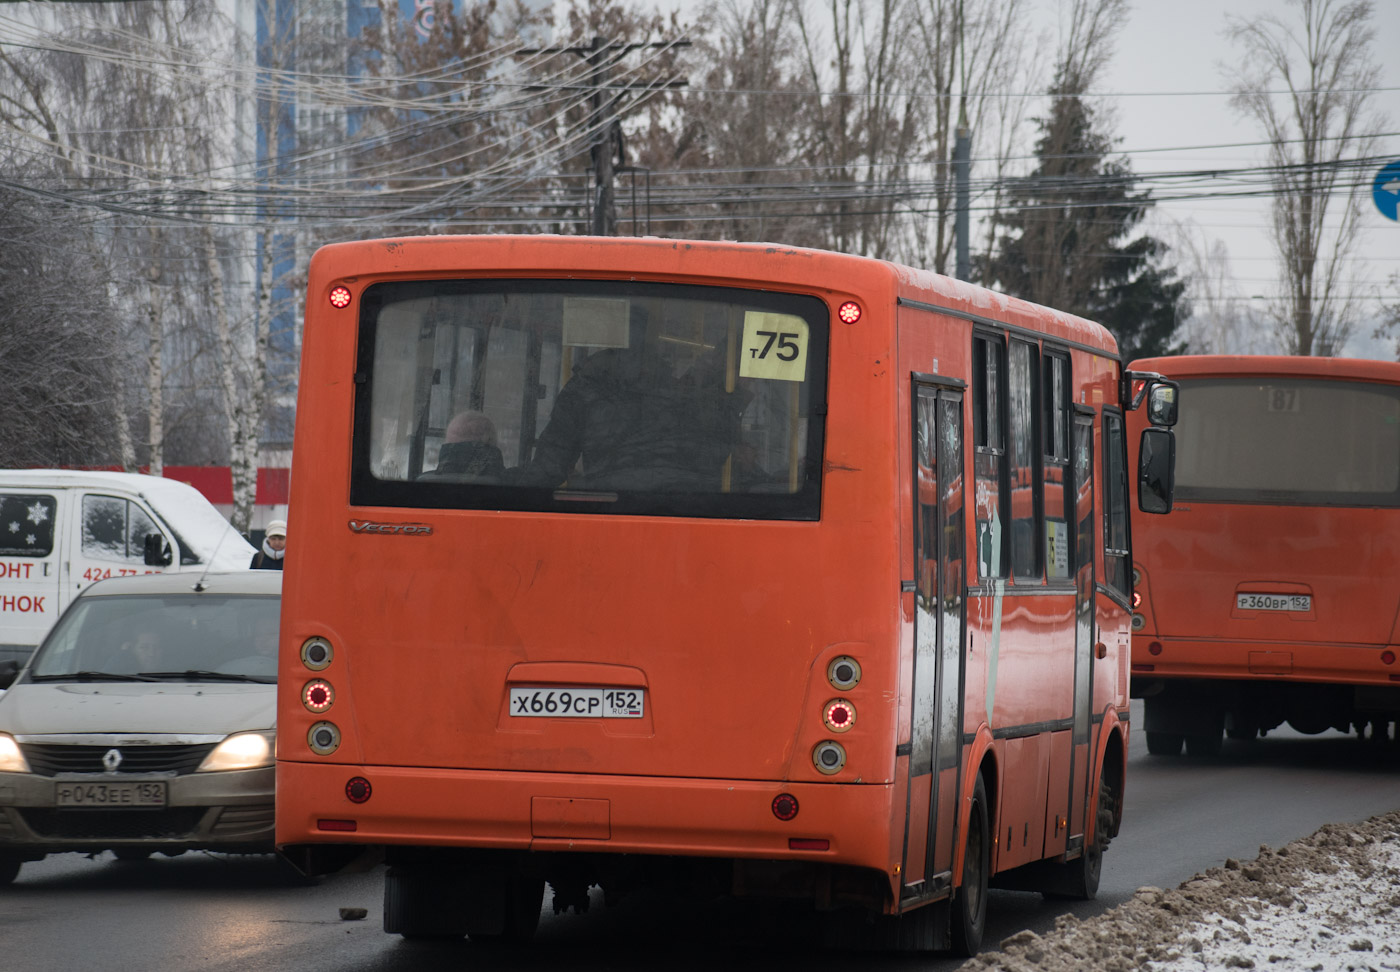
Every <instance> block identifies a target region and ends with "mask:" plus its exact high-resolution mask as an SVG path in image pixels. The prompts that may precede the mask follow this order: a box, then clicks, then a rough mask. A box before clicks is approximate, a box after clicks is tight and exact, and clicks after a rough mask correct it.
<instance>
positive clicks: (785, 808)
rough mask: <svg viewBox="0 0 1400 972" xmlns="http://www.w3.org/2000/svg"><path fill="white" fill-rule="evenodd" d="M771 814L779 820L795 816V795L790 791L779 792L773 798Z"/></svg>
mask: <svg viewBox="0 0 1400 972" xmlns="http://www.w3.org/2000/svg"><path fill="white" fill-rule="evenodd" d="M773 816H775V817H777V818H778V819H779V820H791V819H792V818H793V817H795V816H797V797H795V796H793V795H792V794H791V793H779V794H778V795H777V796H775V797H774V798H773Z"/></svg>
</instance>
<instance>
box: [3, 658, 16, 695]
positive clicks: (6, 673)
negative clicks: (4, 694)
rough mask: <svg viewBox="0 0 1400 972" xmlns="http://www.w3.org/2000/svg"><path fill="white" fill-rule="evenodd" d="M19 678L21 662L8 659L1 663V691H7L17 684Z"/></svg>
mask: <svg viewBox="0 0 1400 972" xmlns="http://www.w3.org/2000/svg"><path fill="white" fill-rule="evenodd" d="M18 676H19V662H17V661H15V660H14V659H13V658H6V659H5V660H4V661H0V689H7V688H9V687H10V686H11V685H13V684H15V679H16V678H17V677H18Z"/></svg>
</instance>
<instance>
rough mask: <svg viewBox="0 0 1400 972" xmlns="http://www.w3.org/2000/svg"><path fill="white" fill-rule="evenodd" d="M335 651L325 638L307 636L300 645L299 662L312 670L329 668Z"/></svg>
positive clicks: (317, 670)
mask: <svg viewBox="0 0 1400 972" xmlns="http://www.w3.org/2000/svg"><path fill="white" fill-rule="evenodd" d="M334 657H335V651H334V650H333V649H332V648H331V643H330V642H329V641H327V640H326V639H325V638H308V639H306V641H305V642H304V643H303V644H302V646H301V663H302V664H303V665H305V666H306V667H307V668H309V669H311V670H312V671H313V672H319V671H322V670H323V669H326V668H329V667H330V664H331V659H332V658H334Z"/></svg>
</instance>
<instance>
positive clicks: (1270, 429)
mask: <svg viewBox="0 0 1400 972" xmlns="http://www.w3.org/2000/svg"><path fill="white" fill-rule="evenodd" d="M1181 388H1182V393H1181V418H1180V421H1179V422H1178V424H1177V453H1176V497H1177V499H1178V500H1182V501H1187V500H1199V501H1215V502H1225V503H1261V504H1277V505H1299V506H1324V505H1325V506H1400V388H1396V387H1394V386H1391V385H1382V384H1374V383H1367V382H1357V381H1328V380H1318V379H1310V378H1286V377H1259V378H1199V379H1182V380H1181Z"/></svg>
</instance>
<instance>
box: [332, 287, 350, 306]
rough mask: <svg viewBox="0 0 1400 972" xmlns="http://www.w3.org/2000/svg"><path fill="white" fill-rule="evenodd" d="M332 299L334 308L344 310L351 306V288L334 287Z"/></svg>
mask: <svg viewBox="0 0 1400 972" xmlns="http://www.w3.org/2000/svg"><path fill="white" fill-rule="evenodd" d="M330 297H331V306H332V307H334V308H337V309H339V310H344V309H345V308H346V307H349V306H350V288H349V287H332V288H331V294H330Z"/></svg>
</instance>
